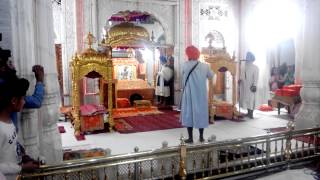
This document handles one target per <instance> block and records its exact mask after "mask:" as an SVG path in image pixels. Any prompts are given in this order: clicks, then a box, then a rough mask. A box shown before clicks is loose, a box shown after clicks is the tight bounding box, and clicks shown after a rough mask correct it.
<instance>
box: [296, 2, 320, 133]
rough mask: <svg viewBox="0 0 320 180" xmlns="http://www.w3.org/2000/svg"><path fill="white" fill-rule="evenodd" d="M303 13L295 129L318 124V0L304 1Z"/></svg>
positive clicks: (319, 123)
mask: <svg viewBox="0 0 320 180" xmlns="http://www.w3.org/2000/svg"><path fill="white" fill-rule="evenodd" d="M305 13H306V15H305V27H304V31H305V32H304V42H303V44H304V49H303V62H302V72H301V76H302V84H303V88H302V90H301V93H300V95H301V98H302V106H301V108H300V110H299V112H298V114H297V115H296V117H295V124H296V129H303V128H311V127H314V126H319V125H320V75H319V69H320V51H319V48H320V45H319V41H320V21H319V19H318V17H319V16H320V1H318V0H308V1H306V10H305Z"/></svg>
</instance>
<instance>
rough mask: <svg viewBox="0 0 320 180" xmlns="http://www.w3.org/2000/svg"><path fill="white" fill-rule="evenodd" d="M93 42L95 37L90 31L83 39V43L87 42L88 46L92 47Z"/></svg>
mask: <svg viewBox="0 0 320 180" xmlns="http://www.w3.org/2000/svg"><path fill="white" fill-rule="evenodd" d="M95 42H96V38H95V37H94V36H93V35H92V33H91V32H89V33H88V35H87V36H86V39H85V43H86V44H88V48H89V49H92V44H93V43H95Z"/></svg>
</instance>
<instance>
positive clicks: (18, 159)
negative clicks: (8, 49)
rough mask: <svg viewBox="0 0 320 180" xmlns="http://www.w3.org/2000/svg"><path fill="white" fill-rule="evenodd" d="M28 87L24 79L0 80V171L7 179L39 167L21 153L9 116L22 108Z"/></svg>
mask: <svg viewBox="0 0 320 180" xmlns="http://www.w3.org/2000/svg"><path fill="white" fill-rule="evenodd" d="M28 87H29V82H28V81H27V80H26V79H18V78H12V79H10V80H7V81H2V82H0V172H1V173H2V174H4V175H5V176H6V178H7V179H8V180H10V179H16V176H17V174H18V173H19V172H20V171H21V170H32V169H35V168H37V167H39V165H38V163H37V162H36V161H34V160H32V159H31V158H29V157H28V156H25V155H24V154H23V152H22V150H21V148H20V146H19V145H18V141H17V138H18V135H17V132H16V128H15V126H14V125H13V123H12V120H11V118H10V114H11V113H13V112H20V111H21V110H22V108H23V105H24V96H25V95H26V91H27V89H28Z"/></svg>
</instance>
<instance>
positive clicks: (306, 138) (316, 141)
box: [266, 127, 320, 145]
mask: <svg viewBox="0 0 320 180" xmlns="http://www.w3.org/2000/svg"><path fill="white" fill-rule="evenodd" d="M266 130H269V131H270V132H272V133H276V132H283V131H287V128H286V127H277V128H270V129H266ZM314 137H315V136H314V135H308V136H300V137H295V138H294V139H295V140H297V141H302V142H304V143H308V144H317V145H320V137H316V138H314Z"/></svg>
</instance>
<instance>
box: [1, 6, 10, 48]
mask: <svg viewBox="0 0 320 180" xmlns="http://www.w3.org/2000/svg"><path fill="white" fill-rule="evenodd" d="M0 33H2V41H0V47H1V48H2V49H11V48H12V39H11V15H10V1H9V0H1V1H0Z"/></svg>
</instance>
